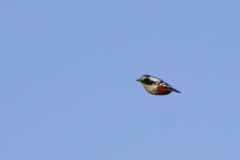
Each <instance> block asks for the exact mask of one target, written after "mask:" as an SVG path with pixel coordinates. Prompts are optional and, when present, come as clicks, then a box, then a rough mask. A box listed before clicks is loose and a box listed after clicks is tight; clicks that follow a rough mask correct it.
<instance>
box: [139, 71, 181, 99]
mask: <svg viewBox="0 0 240 160" xmlns="http://www.w3.org/2000/svg"><path fill="white" fill-rule="evenodd" d="M137 81H140V82H141V83H142V84H143V86H144V88H145V89H146V91H147V92H148V93H150V94H153V95H167V94H169V93H171V92H172V91H174V92H177V93H181V92H179V91H178V90H176V89H175V88H173V87H171V86H170V85H169V84H167V83H166V82H164V81H163V80H161V79H159V78H156V77H152V76H149V75H143V76H142V77H141V78H140V79H138V80H137Z"/></svg>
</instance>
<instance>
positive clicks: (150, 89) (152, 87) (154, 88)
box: [143, 84, 158, 94]
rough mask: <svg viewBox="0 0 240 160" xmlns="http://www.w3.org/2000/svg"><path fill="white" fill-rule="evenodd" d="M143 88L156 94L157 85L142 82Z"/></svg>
mask: <svg viewBox="0 0 240 160" xmlns="http://www.w3.org/2000/svg"><path fill="white" fill-rule="evenodd" d="M143 86H144V88H145V89H146V91H148V92H149V93H151V94H158V90H157V87H158V86H157V85H148V84H143Z"/></svg>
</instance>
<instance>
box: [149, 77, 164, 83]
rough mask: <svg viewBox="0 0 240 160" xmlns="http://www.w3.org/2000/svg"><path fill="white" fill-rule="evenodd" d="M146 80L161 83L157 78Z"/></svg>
mask: <svg viewBox="0 0 240 160" xmlns="http://www.w3.org/2000/svg"><path fill="white" fill-rule="evenodd" d="M148 79H150V80H151V81H153V82H161V80H159V79H158V78H155V77H148Z"/></svg>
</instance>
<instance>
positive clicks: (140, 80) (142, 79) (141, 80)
mask: <svg viewBox="0 0 240 160" xmlns="http://www.w3.org/2000/svg"><path fill="white" fill-rule="evenodd" d="M149 77H150V76H149V75H143V76H142V77H141V78H140V79H137V81H139V82H141V83H143V82H144V81H145V80H146V79H147V78H149Z"/></svg>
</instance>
